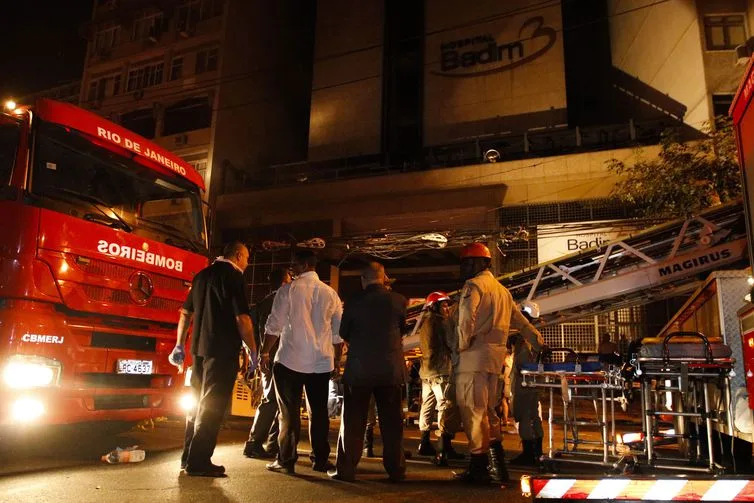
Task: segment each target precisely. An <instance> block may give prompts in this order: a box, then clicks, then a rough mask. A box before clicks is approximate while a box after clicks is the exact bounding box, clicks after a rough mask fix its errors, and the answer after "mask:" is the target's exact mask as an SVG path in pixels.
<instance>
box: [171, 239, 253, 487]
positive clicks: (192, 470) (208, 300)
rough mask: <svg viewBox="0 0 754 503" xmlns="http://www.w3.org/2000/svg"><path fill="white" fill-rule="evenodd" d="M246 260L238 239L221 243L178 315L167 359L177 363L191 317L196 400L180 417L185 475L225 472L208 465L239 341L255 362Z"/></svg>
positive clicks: (230, 389)
mask: <svg viewBox="0 0 754 503" xmlns="http://www.w3.org/2000/svg"><path fill="white" fill-rule="evenodd" d="M248 263H249V250H248V249H247V248H246V246H244V245H243V244H242V243H238V242H235V243H230V244H229V245H227V246H226V247H225V249H224V251H223V256H222V257H220V258H218V259H217V260H215V262H214V263H213V264H212V265H211V266H209V267H207V268H205V269H203V270H201V271H200V272H199V273H198V274H197V275H196V276H194V280H193V282H192V284H191V291H190V292H189V294H188V297H187V298H186V302H185V303H184V304H183V308H182V309H181V315H180V319H179V320H178V330H177V332H178V333H177V341H176V346H175V348H174V349H173V351H172V353H171V354H170V358H169V359H170V363H172V364H173V365H176V366H181V365H183V359H184V356H185V352H184V349H183V347H184V345H185V343H186V336H187V334H188V329H189V325H190V324H191V321H192V320H193V323H194V328H193V332H192V336H191V338H192V340H191V353H192V355H193V364H192V366H191V388H192V390H193V392H194V394H195V396H196V398H197V401H198V403H197V406H196V409H195V410H194V411H193V412H192V413H190V414H189V415H188V416H187V417H186V435H185V441H184V447H183V455H182V456H181V468H183V469H185V470H186V473H187V474H188V475H190V476H201V477H224V476H225V468H224V467H222V466H219V465H215V464H213V463H212V461H211V458H212V453H213V452H214V451H215V445H216V444H217V434H218V433H219V431H220V425H221V423H222V420H223V416H224V415H225V410H226V409H227V407H228V402H229V401H230V396H231V393H232V392H233V383H235V380H236V375H237V373H238V352H239V351H240V350H241V341H243V342H244V343H246V345H247V346H248V348H249V351H250V352H251V353H252V358H253V359H252V361H254V362H255V361H256V349H257V347H256V343H255V342H254V330H253V327H252V323H251V318H250V317H249V302H248V300H247V299H246V287H245V285H244V279H243V272H244V269H246V266H247V265H248Z"/></svg>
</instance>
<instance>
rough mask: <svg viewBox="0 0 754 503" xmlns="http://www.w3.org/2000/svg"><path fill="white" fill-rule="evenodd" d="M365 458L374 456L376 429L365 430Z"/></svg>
mask: <svg viewBox="0 0 754 503" xmlns="http://www.w3.org/2000/svg"><path fill="white" fill-rule="evenodd" d="M363 455H364V457H365V458H374V457H375V455H374V430H373V429H372V428H367V429H366V431H365V432H364V453H363Z"/></svg>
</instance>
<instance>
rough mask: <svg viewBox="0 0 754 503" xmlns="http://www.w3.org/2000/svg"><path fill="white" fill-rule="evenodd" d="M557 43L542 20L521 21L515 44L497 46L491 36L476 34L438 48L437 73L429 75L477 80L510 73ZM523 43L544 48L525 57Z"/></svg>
mask: <svg viewBox="0 0 754 503" xmlns="http://www.w3.org/2000/svg"><path fill="white" fill-rule="evenodd" d="M556 40H557V32H556V31H555V29H554V28H551V27H549V26H545V19H544V17H542V16H536V17H533V18H531V19H527V20H526V21H525V22H524V24H523V25H522V26H521V28H520V29H519V30H518V39H517V40H514V41H509V42H505V43H502V44H498V42H497V40H495V38H494V37H493V36H492V35H477V36H474V37H470V38H465V39H461V40H454V41H451V42H444V43H443V44H442V45H441V46H440V71H439V72H432V73H434V74H435V75H441V76H443V77H476V76H479V75H489V74H491V73H496V72H504V71H507V70H512V69H513V68H516V67H519V66H521V65H525V64H526V63H529V62H531V61H534V60H535V59H537V58H538V57H540V56H542V55H543V54H544V53H546V52H547V51H549V50H550V48H552V46H553V45H555V41H556ZM535 41H536V42H535ZM524 42H530V44H528V45H529V46H535V47H536V46H539V45H541V44H542V43H544V45H542V46H541V47H540V48H539V49H537V50H535V51H534V52H532V53H531V54H526V51H525V48H524ZM482 45H483V47H482V48H480V46H482ZM467 48H468V49H467ZM457 70H461V71H457ZM463 70H466V71H463Z"/></svg>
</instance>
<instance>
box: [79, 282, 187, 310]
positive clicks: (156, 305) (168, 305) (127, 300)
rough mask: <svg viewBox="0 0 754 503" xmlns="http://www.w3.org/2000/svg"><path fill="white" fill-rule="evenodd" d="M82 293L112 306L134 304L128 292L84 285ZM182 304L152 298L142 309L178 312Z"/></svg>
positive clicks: (177, 301)
mask: <svg viewBox="0 0 754 503" xmlns="http://www.w3.org/2000/svg"><path fill="white" fill-rule="evenodd" d="M84 292H85V293H86V295H87V297H89V298H90V299H92V300H94V301H97V302H110V303H113V304H134V301H133V300H131V296H130V295H129V294H128V292H126V291H123V290H113V289H111V288H103V287H100V286H92V285H86V286H85V287H84ZM182 305H183V302H181V301H179V300H172V299H165V298H163V297H152V298H151V299H149V302H147V303H146V304H145V305H144V307H147V308H149V309H159V310H162V311H178V310H179V309H180V308H181V306H182Z"/></svg>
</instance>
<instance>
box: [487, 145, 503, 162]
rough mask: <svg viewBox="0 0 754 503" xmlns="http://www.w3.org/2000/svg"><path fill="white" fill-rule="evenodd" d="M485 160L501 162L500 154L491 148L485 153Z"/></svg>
mask: <svg viewBox="0 0 754 503" xmlns="http://www.w3.org/2000/svg"><path fill="white" fill-rule="evenodd" d="M484 160H485V161H487V162H497V161H499V160H500V152H498V151H497V150H495V149H494V148H491V149H489V150H488V151H487V152H485V153H484Z"/></svg>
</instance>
